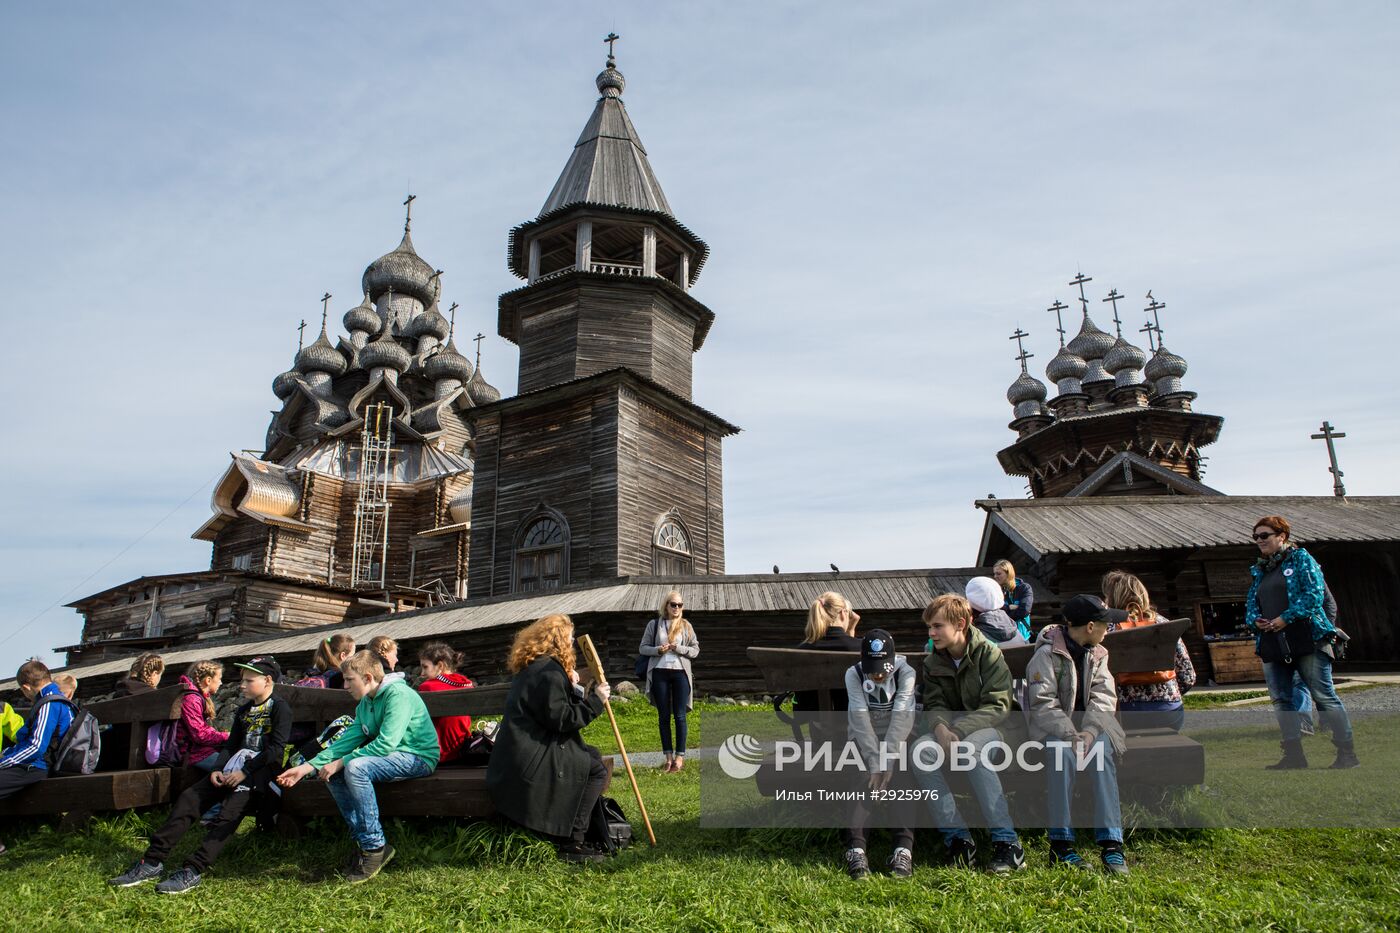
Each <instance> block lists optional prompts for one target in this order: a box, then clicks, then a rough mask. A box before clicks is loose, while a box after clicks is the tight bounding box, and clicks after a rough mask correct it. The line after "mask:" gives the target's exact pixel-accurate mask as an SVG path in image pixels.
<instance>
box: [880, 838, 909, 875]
mask: <svg viewBox="0 0 1400 933" xmlns="http://www.w3.org/2000/svg"><path fill="white" fill-rule="evenodd" d="M885 867H886V868H888V869H889V870H890V874H891V875H894V876H895V877H896V878H909V877H912V876H913V874H914V853H913V852H910V851H909V850H908V849H906V848H904V846H900V847H899V848H898V849H895V850H894V855H891V856H890V860H889V862H888V863H886V866H885Z"/></svg>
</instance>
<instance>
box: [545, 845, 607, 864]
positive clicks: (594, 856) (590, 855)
mask: <svg viewBox="0 0 1400 933" xmlns="http://www.w3.org/2000/svg"><path fill="white" fill-rule="evenodd" d="M555 852H556V853H557V854H558V855H559V857H560V858H561V859H563V860H564V861H566V862H571V863H573V864H575V865H581V864H584V863H588V862H605V861H607V858H608V857H607V856H606V855H604V854H603V853H602V852H599V851H598V850H597V849H596V848H595V847H593V846H591V845H589V844H588V843H586V842H566V843H564V844H563V845H561V846H559V847H558V848H557V849H556V850H555Z"/></svg>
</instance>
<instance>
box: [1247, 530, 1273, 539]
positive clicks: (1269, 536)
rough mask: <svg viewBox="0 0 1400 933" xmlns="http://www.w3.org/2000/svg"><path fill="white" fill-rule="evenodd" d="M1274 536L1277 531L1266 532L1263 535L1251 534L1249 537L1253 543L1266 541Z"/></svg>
mask: <svg viewBox="0 0 1400 933" xmlns="http://www.w3.org/2000/svg"><path fill="white" fill-rule="evenodd" d="M1276 534H1278V532H1277V531H1266V532H1264V533H1263V534H1252V535H1250V537H1251V538H1253V539H1254V540H1255V541H1267V540H1269V539H1270V538H1272V537H1273V536H1274V535H1276Z"/></svg>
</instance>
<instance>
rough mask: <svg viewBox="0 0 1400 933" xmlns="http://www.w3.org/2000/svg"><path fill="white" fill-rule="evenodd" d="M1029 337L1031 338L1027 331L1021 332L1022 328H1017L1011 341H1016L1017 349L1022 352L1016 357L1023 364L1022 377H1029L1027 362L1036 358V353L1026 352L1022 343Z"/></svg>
mask: <svg viewBox="0 0 1400 933" xmlns="http://www.w3.org/2000/svg"><path fill="white" fill-rule="evenodd" d="M1029 336H1030V334H1028V333H1026V332H1025V331H1023V330H1021V328H1020V327H1017V328H1016V333H1014V334H1012V335H1011V339H1012V340H1014V341H1016V349H1017V350H1019V351H1020V352H1019V353H1018V354H1017V355H1016V359H1017V360H1020V362H1021V374H1022V375H1028V372H1027V370H1026V360H1028V359H1030V358H1031V357H1033V356H1035V354H1034V353H1027V352H1026V347H1025V344H1023V343H1021V341H1022V340H1024V339H1025V338H1027V337H1029Z"/></svg>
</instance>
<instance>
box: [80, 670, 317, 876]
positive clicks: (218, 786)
mask: <svg viewBox="0 0 1400 933" xmlns="http://www.w3.org/2000/svg"><path fill="white" fill-rule="evenodd" d="M234 666H235V667H239V668H242V670H243V683H242V689H243V695H244V696H245V697H247V698H248V702H246V703H244V704H243V705H242V706H240V707H239V708H238V712H237V713H235V714H234V717H233V730H232V731H231V732H230V733H229V737H228V741H227V742H225V743H224V744H223V746H222V747H221V749H220V750H221V751H227V752H229V753H231V754H230V757H229V759H228V763H227V764H226V765H224V768H223V770H222V771H215V772H213V773H212V774H210V775H209V776H208V777H206V778H203V779H202V780H200V781H199V782H197V783H195V784H193V785H191V786H190V787H187V788H185V790H184V792H183V793H181V794H180V798H179V799H178V800H177V801H176V802H175V807H174V809H172V810H171V811H170V818H169V819H167V820H166V821H165V825H164V826H162V827H161V828H160V829H158V830H156V832H155V833H154V834H152V836H151V844H150V846H149V847H148V848H147V849H146V852H145V854H144V855H142V856H141V858H139V859H137V860H136V862H135V864H133V865H132V866H131V867H130V868H128V869H127V870H126V872H125V873H123V874H121V875H118V876H117V877H115V878H113V879H111V880H110V881H108V882H107V883H108V884H110V885H112V886H113V887H117V888H130V887H135V886H136V885H138V884H143V883H145V882H147V881H154V880H155V879H156V878H159V877H160V874H161V871H162V870H163V868H164V865H163V864H162V863H163V862H164V860H165V859H166V858H167V857H168V856H169V855H170V852H171V851H172V850H173V849H174V848H175V846H176V845H177V844H178V843H179V842H180V838H181V837H182V836H184V834H185V832H186V831H187V830H188V829H189V828H190V827H191V826H192V825H194V823H195V822H196V821H197V820H198V819H199V815H200V814H201V813H203V812H205V811H206V810H208V809H209V808H210V807H212V806H213V805H214V804H216V803H220V802H222V803H223V808H222V809H221V810H220V811H219V813H218V815H217V816H216V817H215V818H214V821H213V822H212V823H211V824H210V826H209V831H208V832H207V833H206V834H205V836H204V841H203V842H201V843H200V845H199V848H198V849H196V850H195V851H194V853H193V854H191V855H190V857H189V858H188V859H186V860H185V864H184V866H183V867H181V868H180V869H178V870H176V871H174V872H171V874H170V877H168V878H166V879H165V880H164V881H162V882H161V883H160V884H158V885H156V890H157V891H159V892H160V893H161V894H183V893H184V892H186V891H188V890H190V889H191V888H193V887H195V886H196V885H198V884H199V883H200V881H201V880H202V876H203V874H204V872H205V871H207V870H208V869H209V866H210V865H213V864H214V860H215V859H216V858H218V857H219V852H220V851H222V850H223V847H224V844H225V843H226V842H228V840H229V837H230V836H232V835H233V834H234V833H235V832H236V831H237V830H238V824H239V823H240V822H242V821H243V816H244V814H245V813H247V811H248V804H249V801H250V799H251V798H252V796H253V792H255V791H264V790H266V788H267V783H268V781H269V780H270V779H271V778H272V777H273V776H274V775H275V774H276V773H277V769H278V768H280V766H281V764H282V748H283V746H284V745H286V744H287V737H288V736H289V735H290V734H291V731H292V710H291V707H289V706H288V705H287V703H286V701H284V700H280V699H278V698H277V697H274V696H273V695H272V691H273V688H274V687H275V686H276V685H277V683H278V682H279V681H281V679H282V668H281V666H279V665H278V663H277V662H276V660H274V659H273V658H270V657H260V658H253V659H252V660H251V661H248V662H247V663H246V664H235V665H234Z"/></svg>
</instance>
